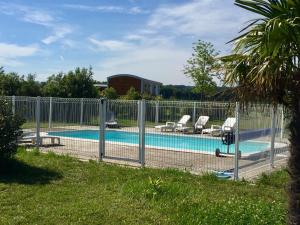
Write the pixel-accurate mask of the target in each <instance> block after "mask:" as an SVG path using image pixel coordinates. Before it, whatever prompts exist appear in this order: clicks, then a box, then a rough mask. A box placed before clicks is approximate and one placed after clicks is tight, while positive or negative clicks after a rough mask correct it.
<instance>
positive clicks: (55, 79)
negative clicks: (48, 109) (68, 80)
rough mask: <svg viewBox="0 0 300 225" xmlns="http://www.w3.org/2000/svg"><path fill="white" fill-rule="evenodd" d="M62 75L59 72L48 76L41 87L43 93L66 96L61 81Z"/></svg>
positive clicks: (45, 94)
mask: <svg viewBox="0 0 300 225" xmlns="http://www.w3.org/2000/svg"><path fill="white" fill-rule="evenodd" d="M63 76H64V74H63V73H59V74H57V75H55V74H54V75H52V76H50V77H48V79H47V82H46V83H45V85H44V86H43V88H42V92H43V95H44V96H51V97H66V96H67V94H66V90H65V87H64V85H63V81H62V78H63Z"/></svg>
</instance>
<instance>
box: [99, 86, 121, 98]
mask: <svg viewBox="0 0 300 225" xmlns="http://www.w3.org/2000/svg"><path fill="white" fill-rule="evenodd" d="M101 95H102V96H104V97H106V98H108V99H117V98H118V93H117V91H116V89H114V88H113V87H108V88H106V89H104V90H103V91H102V93H101Z"/></svg>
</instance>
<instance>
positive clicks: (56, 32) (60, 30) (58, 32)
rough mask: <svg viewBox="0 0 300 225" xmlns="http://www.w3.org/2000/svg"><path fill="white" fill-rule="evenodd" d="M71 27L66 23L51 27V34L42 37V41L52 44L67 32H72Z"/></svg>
mask: <svg viewBox="0 0 300 225" xmlns="http://www.w3.org/2000/svg"><path fill="white" fill-rule="evenodd" d="M72 31H73V30H72V28H71V27H69V26H67V25H60V26H54V27H53V34H52V35H50V36H48V37H46V38H44V39H43V40H42V42H43V43H44V44H46V45H49V44H52V43H53V42H56V41H57V40H59V39H62V38H64V37H65V36H66V35H67V34H69V33H72Z"/></svg>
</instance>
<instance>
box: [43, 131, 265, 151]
mask: <svg viewBox="0 0 300 225" xmlns="http://www.w3.org/2000/svg"><path fill="white" fill-rule="evenodd" d="M48 134H49V135H52V136H59V137H67V138H76V139H78V138H80V139H88V140H98V139H99V131H97V130H76V131H53V132H48ZM105 140H106V141H109V142H113V143H121V144H131V145H132V144H134V145H135V144H138V143H139V134H138V133H136V132H128V131H116V130H107V131H106V132H105ZM145 144H146V146H147V147H152V148H160V149H170V150H181V151H193V152H204V153H209V154H212V153H213V154H214V152H215V150H216V148H219V149H220V150H221V151H222V152H226V151H227V145H224V144H223V143H222V141H221V138H209V137H201V136H200V135H197V136H189V135H169V134H159V133H146V134H145ZM268 147H269V143H266V142H255V141H243V142H240V146H239V149H240V151H241V152H242V154H246V155H248V154H252V153H256V152H261V151H264V150H266V149H267V148H268ZM234 148H235V146H234V144H233V145H231V146H230V150H229V151H230V153H234Z"/></svg>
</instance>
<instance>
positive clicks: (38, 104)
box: [35, 96, 41, 149]
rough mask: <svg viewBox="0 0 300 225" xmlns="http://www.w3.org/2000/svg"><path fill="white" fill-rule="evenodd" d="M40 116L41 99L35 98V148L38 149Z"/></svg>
mask: <svg viewBox="0 0 300 225" xmlns="http://www.w3.org/2000/svg"><path fill="white" fill-rule="evenodd" d="M40 116H41V97H40V96H38V97H36V109H35V119H36V147H37V148H38V149H39V146H40Z"/></svg>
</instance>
